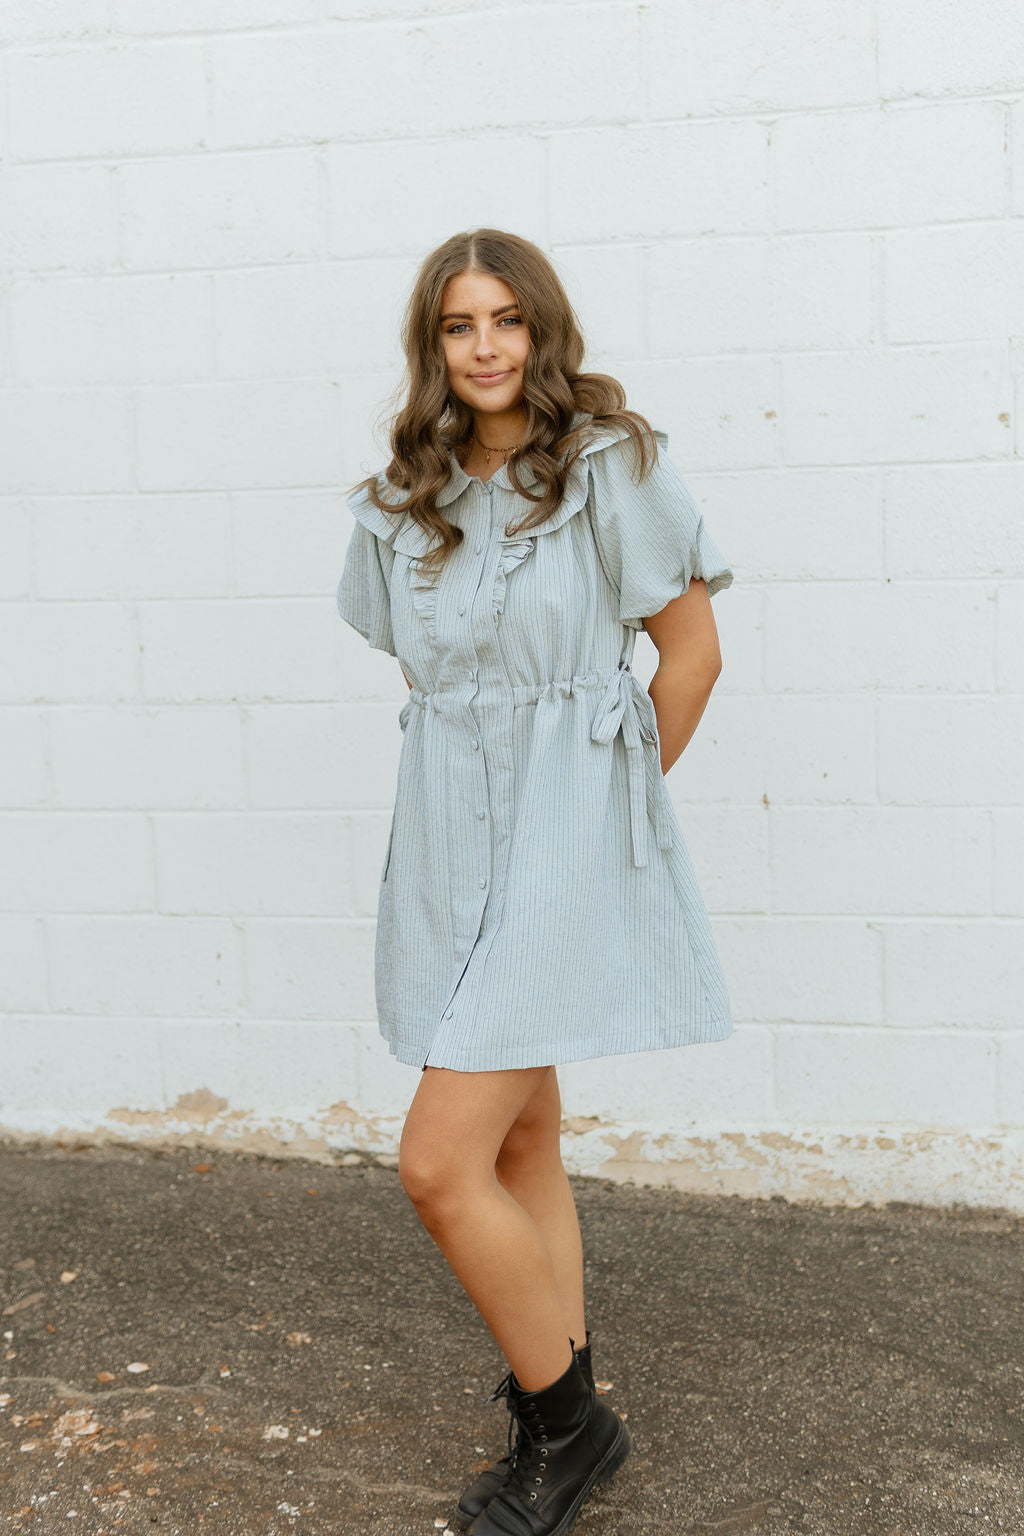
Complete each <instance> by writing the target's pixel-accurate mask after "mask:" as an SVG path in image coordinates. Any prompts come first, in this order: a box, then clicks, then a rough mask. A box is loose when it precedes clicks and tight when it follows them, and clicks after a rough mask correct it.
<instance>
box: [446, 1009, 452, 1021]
mask: <svg viewBox="0 0 1024 1536" xmlns="http://www.w3.org/2000/svg"><path fill="white" fill-rule="evenodd" d="M451 1016H452V1011H451V1009H450V1008H449V1009H448V1012H447V1013H446V1014H445V1018H446V1019H450V1018H451Z"/></svg>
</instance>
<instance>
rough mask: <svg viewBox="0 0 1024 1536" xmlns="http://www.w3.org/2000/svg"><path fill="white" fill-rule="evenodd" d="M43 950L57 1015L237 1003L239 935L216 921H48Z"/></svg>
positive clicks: (217, 1010)
mask: <svg viewBox="0 0 1024 1536" xmlns="http://www.w3.org/2000/svg"><path fill="white" fill-rule="evenodd" d="M46 945H47V951H48V954H49V960H50V967H51V976H50V987H51V999H52V1006H53V1008H54V1009H55V1010H58V1011H61V1012H66V1013H78V1014H133V1015H140V1016H142V1017H150V1018H159V1017H163V1016H165V1015H167V1014H169V1013H171V1014H173V1013H186V1014H214V1015H219V1014H221V1013H223V1012H224V1011H225V1010H226V1011H228V1012H232V1011H234V1010H235V1009H236V1008H238V1007H239V1005H240V1002H241V966H240V960H239V948H238V934H237V932H236V930H235V928H234V925H233V924H232V923H229V922H226V921H223V920H218V919H214V918H200V919H198V920H192V919H187V920H182V919H181V918H173V917H166V916H163V915H161V916H159V917H158V916H156V915H155V914H152V913H147V914H146V915H144V916H136V917H124V916H121V915H118V916H104V917H79V916H74V917H49V918H47V920H46Z"/></svg>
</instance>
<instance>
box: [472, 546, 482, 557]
mask: <svg viewBox="0 0 1024 1536" xmlns="http://www.w3.org/2000/svg"><path fill="white" fill-rule="evenodd" d="M482 549H483V545H482V544H478V545H477V546H476V549H474V551H473V553H474V554H475V555H478V554H479V553H480V551H481V550H482Z"/></svg>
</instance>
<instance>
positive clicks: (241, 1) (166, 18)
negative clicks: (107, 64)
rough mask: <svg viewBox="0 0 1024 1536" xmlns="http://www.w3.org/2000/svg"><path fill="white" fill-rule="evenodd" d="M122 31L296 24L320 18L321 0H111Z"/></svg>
mask: <svg viewBox="0 0 1024 1536" xmlns="http://www.w3.org/2000/svg"><path fill="white" fill-rule="evenodd" d="M113 3H114V26H115V27H116V29H117V31H118V32H122V33H139V34H147V33H159V32H164V33H172V34H177V33H182V32H227V31H230V30H232V29H239V30H241V29H245V28H249V27H260V28H264V27H267V28H269V27H296V26H301V25H302V24H303V23H304V22H310V21H319V19H320V14H321V11H322V9H323V0H286V3H285V4H282V0H174V4H173V10H169V9H168V4H167V0H113Z"/></svg>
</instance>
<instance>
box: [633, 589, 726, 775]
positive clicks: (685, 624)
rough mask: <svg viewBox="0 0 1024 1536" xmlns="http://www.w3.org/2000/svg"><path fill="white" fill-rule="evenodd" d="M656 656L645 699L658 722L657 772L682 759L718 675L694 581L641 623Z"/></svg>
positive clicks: (714, 641)
mask: <svg viewBox="0 0 1024 1536" xmlns="http://www.w3.org/2000/svg"><path fill="white" fill-rule="evenodd" d="M644 629H645V630H646V631H647V633H648V634H649V635H650V637H651V639H652V640H653V641H654V644H655V646H656V647H657V651H658V670H657V671H656V672H655V674H654V676H653V677H652V678H651V681H650V685H649V687H648V690H647V691H648V693H649V694H650V696H651V700H652V702H653V704H654V712H655V715H656V716H657V719H658V735H659V737H660V738H661V771H662V773H667V772H668V770H669V769H670V768H671V767H672V764H673V763H674V762H676V761H677V759H678V758H679V757H680V756H681V754H682V751H683V748H684V747H685V746H686V744H687V742H688V741H689V740H690V738H691V736H692V735H693V733H694V731H695V730H696V729H697V725H698V723H699V721H700V717H701V715H702V714H703V713H704V710H705V708H706V706H707V702H708V699H709V698H710V697H711V690H712V688H713V687H714V686H715V681H716V679H717V677H718V675H719V673H720V672H721V670H722V653H721V650H720V648H719V644H718V629H717V627H716V625H715V617H714V614H713V613H712V612H711V597H710V594H709V593H708V589H707V584H706V582H704V581H703V580H702V579H701V577H699V576H695V577H694V578H693V580H692V581H691V582H690V585H689V588H688V590H687V591H686V592H684V593H682V595H681V596H679V597H676V598H673V599H672V601H671V602H670V603H669V604H668V605H667V607H665V608H663V609H662V610H661V612H660V613H655V614H652V615H651V617H650V618H645V619H644Z"/></svg>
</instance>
